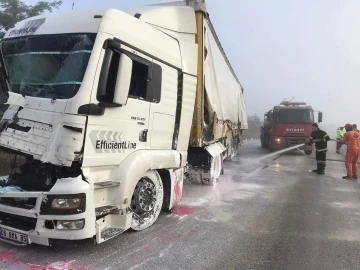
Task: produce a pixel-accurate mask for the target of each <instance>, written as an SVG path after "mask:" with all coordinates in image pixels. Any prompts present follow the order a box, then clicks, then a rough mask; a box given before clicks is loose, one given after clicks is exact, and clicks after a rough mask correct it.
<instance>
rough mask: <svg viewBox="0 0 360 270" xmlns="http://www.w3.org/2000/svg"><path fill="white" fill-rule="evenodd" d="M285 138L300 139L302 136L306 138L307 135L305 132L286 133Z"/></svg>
mask: <svg viewBox="0 0 360 270" xmlns="http://www.w3.org/2000/svg"><path fill="white" fill-rule="evenodd" d="M285 136H291V137H300V136H306V133H305V132H285Z"/></svg>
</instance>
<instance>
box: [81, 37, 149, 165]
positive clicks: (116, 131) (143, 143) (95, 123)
mask: <svg viewBox="0 0 360 270" xmlns="http://www.w3.org/2000/svg"><path fill="white" fill-rule="evenodd" d="M118 47H119V49H118V50H117V49H112V50H111V51H109V49H106V50H104V52H103V53H102V57H101V58H103V61H102V62H103V64H102V65H99V67H98V69H97V72H96V74H97V75H96V79H99V85H100V84H101V83H102V82H101V81H102V75H103V74H102V73H104V72H105V71H106V70H108V77H107V81H106V95H107V97H106V98H105V99H107V98H108V99H109V104H102V102H101V101H100V102H99V93H98V91H96V87H95V90H94V91H93V92H92V97H91V102H90V104H89V105H88V107H89V109H91V108H93V113H92V114H96V113H95V112H96V111H98V112H97V114H98V115H91V113H89V116H88V122H87V131H86V139H85V149H84V158H83V166H84V167H86V166H112V165H114V166H116V165H119V164H120V163H121V162H122V161H123V160H124V159H125V158H126V157H127V156H128V155H130V154H131V153H133V152H134V151H138V150H142V149H146V148H147V133H148V130H149V112H150V104H151V102H150V100H149V98H148V97H149V93H150V92H151V85H152V60H151V59H150V58H149V57H147V56H146V55H144V54H142V53H140V52H138V51H136V50H134V49H130V48H128V47H126V46H123V45H122V44H118ZM124 55H125V56H126V57H129V58H130V59H131V60H132V70H131V80H130V88H129V92H128V98H127V102H126V104H123V105H117V104H111V100H112V98H113V96H114V95H116V91H118V89H115V87H116V83H117V81H118V77H119V74H120V73H121V72H126V71H125V70H124V71H122V70H121V67H120V68H119V63H120V61H121V58H122V57H124ZM104 70H105V71H104ZM95 81H96V80H95Z"/></svg>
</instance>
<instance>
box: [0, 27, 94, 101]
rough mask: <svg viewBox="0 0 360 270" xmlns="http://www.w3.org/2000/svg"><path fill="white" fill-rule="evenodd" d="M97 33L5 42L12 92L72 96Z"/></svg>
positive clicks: (86, 63) (48, 96)
mask: <svg viewBox="0 0 360 270" xmlns="http://www.w3.org/2000/svg"><path fill="white" fill-rule="evenodd" d="M95 38H96V34H61V35H46V36H45V35H44V36H27V37H21V38H16V39H11V40H4V41H3V42H2V52H3V57H4V62H5V67H6V70H7V72H8V77H9V85H10V91H11V92H14V93H18V94H22V95H23V96H32V97H40V98H50V99H69V98H72V97H74V96H75V95H76V93H77V91H78V90H79V88H80V86H81V83H82V80H83V78H84V75H85V71H86V67H87V65H88V62H89V59H90V54H91V51H92V49H93V46H94V42H95Z"/></svg>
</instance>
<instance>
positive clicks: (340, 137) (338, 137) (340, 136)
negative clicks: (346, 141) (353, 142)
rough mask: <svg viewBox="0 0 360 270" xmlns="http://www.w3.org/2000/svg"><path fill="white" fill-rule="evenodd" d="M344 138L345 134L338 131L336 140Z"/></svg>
mask: <svg viewBox="0 0 360 270" xmlns="http://www.w3.org/2000/svg"><path fill="white" fill-rule="evenodd" d="M343 137H344V132H343V131H342V130H341V129H338V130H337V132H336V138H337V139H342V138H343Z"/></svg>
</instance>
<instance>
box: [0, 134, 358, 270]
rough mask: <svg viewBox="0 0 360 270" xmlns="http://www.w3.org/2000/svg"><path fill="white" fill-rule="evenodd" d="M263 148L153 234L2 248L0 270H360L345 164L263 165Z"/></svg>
mask: <svg viewBox="0 0 360 270" xmlns="http://www.w3.org/2000/svg"><path fill="white" fill-rule="evenodd" d="M259 145H260V143H259V142H257V141H253V142H249V143H247V145H246V146H245V147H243V148H241V150H240V155H239V156H238V157H236V158H234V160H233V161H231V162H226V167H225V175H224V176H222V177H221V180H220V183H219V184H218V185H217V186H214V187H209V186H194V185H190V184H186V185H185V188H184V198H183V201H182V203H181V205H179V206H178V207H177V208H176V209H174V211H173V213H172V214H169V213H163V214H162V215H161V216H160V217H159V220H158V221H157V222H156V224H154V225H153V226H152V227H150V228H149V229H148V230H146V231H143V232H126V233H124V234H123V235H121V236H119V237H117V238H115V239H113V240H110V241H109V242H105V243H103V244H101V245H93V244H92V242H85V243H80V244H79V245H78V246H77V247H69V248H60V249H58V250H56V251H55V250H52V249H50V248H47V247H41V246H36V245H32V246H28V247H25V248H17V247H13V246H9V245H6V244H2V243H0V269H30V270H45V269H49V270H54V269H56V270H67V269H68V270H85V269H254V270H260V269H264V270H265V269H266V270H269V269H301V270H303V269H324V270H325V269H326V270H330V269H360V203H359V194H360V184H359V183H358V182H354V181H349V180H343V179H341V177H342V176H343V175H344V174H345V169H344V164H343V163H342V162H328V164H327V174H326V175H324V176H317V175H315V174H313V173H311V172H309V170H311V169H313V168H314V166H315V161H314V160H313V159H310V158H307V157H305V156H303V155H302V154H301V153H300V152H296V151H294V152H292V153H287V154H283V155H282V156H274V157H272V158H271V159H270V160H266V161H261V162H258V161H257V159H258V158H259V157H261V156H262V155H264V154H267V153H268V151H266V150H264V149H261V148H260V146H259ZM329 156H330V158H332V159H343V157H342V156H341V155H336V154H335V150H333V149H330V154H329Z"/></svg>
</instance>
